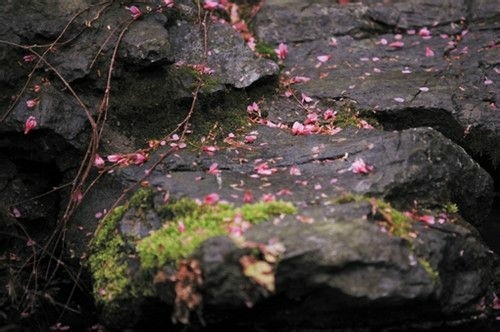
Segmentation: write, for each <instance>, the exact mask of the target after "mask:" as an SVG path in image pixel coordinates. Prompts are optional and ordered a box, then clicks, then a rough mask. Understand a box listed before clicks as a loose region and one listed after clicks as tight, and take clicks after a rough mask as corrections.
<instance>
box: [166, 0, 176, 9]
mask: <svg viewBox="0 0 500 332" xmlns="http://www.w3.org/2000/svg"><path fill="white" fill-rule="evenodd" d="M174 5H175V4H174V0H165V6H167V7H168V8H172V7H173V6H174Z"/></svg>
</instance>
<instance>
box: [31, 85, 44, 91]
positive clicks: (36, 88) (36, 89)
mask: <svg viewBox="0 0 500 332" xmlns="http://www.w3.org/2000/svg"><path fill="white" fill-rule="evenodd" d="M40 90H42V87H41V86H40V85H39V84H35V85H33V92H40Z"/></svg>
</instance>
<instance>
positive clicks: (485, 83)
mask: <svg viewBox="0 0 500 332" xmlns="http://www.w3.org/2000/svg"><path fill="white" fill-rule="evenodd" d="M483 83H484V85H490V84H493V81H492V80H490V79H489V78H488V77H486V78H485V80H484V82H483Z"/></svg>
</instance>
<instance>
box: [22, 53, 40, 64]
mask: <svg viewBox="0 0 500 332" xmlns="http://www.w3.org/2000/svg"><path fill="white" fill-rule="evenodd" d="M36 59H37V56H36V55H34V54H28V55H25V56H23V60H24V62H32V61H35V60H36Z"/></svg>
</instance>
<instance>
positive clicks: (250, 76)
mask: <svg viewBox="0 0 500 332" xmlns="http://www.w3.org/2000/svg"><path fill="white" fill-rule="evenodd" d="M169 33H170V36H171V43H172V48H173V49H174V56H175V59H176V61H185V62H187V63H189V64H199V63H202V62H203V59H204V57H205V49H204V43H203V31H199V29H198V28H197V27H196V26H194V25H193V23H190V22H187V21H179V22H177V24H176V25H175V26H173V27H171V28H170V30H169ZM207 37H208V41H207V50H206V51H207V53H208V54H207V63H208V67H210V68H211V69H213V70H214V74H213V76H214V77H215V79H216V80H217V81H218V82H219V83H222V84H228V85H232V86H234V87H236V88H245V87H248V86H250V85H251V84H252V83H254V82H256V81H258V80H260V79H262V78H265V77H269V76H275V75H277V74H278V66H277V65H276V63H274V62H272V61H269V60H265V59H261V58H257V57H256V56H255V54H254V53H253V52H252V51H251V50H250V49H249V48H248V46H247V45H245V43H244V41H243V39H242V38H241V37H240V36H239V35H238V34H237V33H236V32H235V31H234V29H233V28H231V27H230V26H228V25H227V24H219V23H215V22H214V23H212V24H211V25H210V28H209V29H208V34H207Z"/></svg>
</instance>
